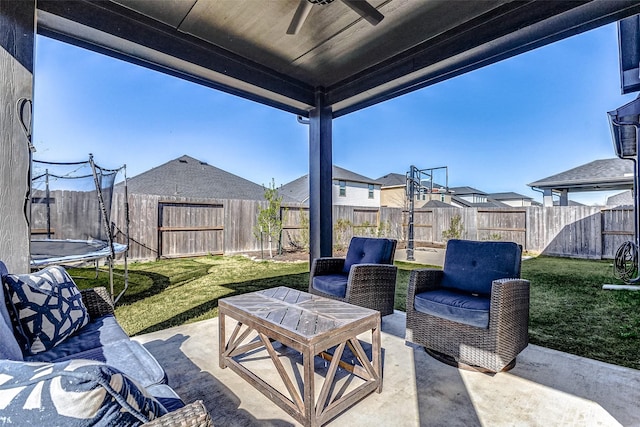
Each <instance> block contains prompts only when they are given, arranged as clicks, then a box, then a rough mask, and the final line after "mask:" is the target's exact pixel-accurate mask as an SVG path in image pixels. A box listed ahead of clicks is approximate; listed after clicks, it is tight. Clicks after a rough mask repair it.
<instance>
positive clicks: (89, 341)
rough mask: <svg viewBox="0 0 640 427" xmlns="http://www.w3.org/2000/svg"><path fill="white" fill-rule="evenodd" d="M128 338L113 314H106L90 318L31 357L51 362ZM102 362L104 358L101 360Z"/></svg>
mask: <svg viewBox="0 0 640 427" xmlns="http://www.w3.org/2000/svg"><path fill="white" fill-rule="evenodd" d="M122 340H129V336H128V335H127V334H126V333H125V332H124V330H123V329H122V327H121V326H120V325H119V324H118V321H117V320H116V318H115V316H113V315H111V314H108V315H105V316H102V317H98V318H96V319H92V320H91V322H89V323H88V324H87V325H86V326H84V327H83V328H81V329H80V330H78V331H76V333H74V334H73V335H71V336H70V337H69V338H67V339H66V340H65V341H63V342H61V343H60V344H58V345H57V346H55V347H53V348H52V349H50V350H48V351H46V352H44V353H42V354H41V355H40V356H34V357H31V358H30V360H32V359H35V360H37V361H39V362H52V361H55V360H60V359H63V358H66V357H67V356H69V355H74V354H78V353H82V352H85V351H88V350H93V349H96V348H100V347H102V346H104V345H106V344H109V343H112V342H116V341H122ZM103 362H104V360H103Z"/></svg>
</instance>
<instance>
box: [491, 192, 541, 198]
mask: <svg viewBox="0 0 640 427" xmlns="http://www.w3.org/2000/svg"><path fill="white" fill-rule="evenodd" d="M489 197H490V198H491V199H493V200H523V199H524V200H533V197H529V196H525V195H523V194H519V193H514V192H512V191H507V192H504V193H491V194H489Z"/></svg>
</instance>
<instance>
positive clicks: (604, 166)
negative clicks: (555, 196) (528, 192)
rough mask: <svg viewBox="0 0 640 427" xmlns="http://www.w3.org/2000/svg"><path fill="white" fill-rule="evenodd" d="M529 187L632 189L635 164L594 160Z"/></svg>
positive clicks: (592, 189)
mask: <svg viewBox="0 0 640 427" xmlns="http://www.w3.org/2000/svg"><path fill="white" fill-rule="evenodd" d="M527 185H529V187H537V188H541V189H544V188H546V189H569V190H571V189H573V190H582V191H596V190H611V189H624V188H630V186H632V185H633V162H631V161H629V160H623V159H619V158H617V157H616V158H613V159H602V160H594V161H593V162H590V163H586V164H584V165H580V166H578V167H575V168H573V169H569V170H566V171H564V172H560V173H558V174H555V175H551V176H548V177H546V178H543V179H540V180H538V181H535V182H532V183H530V184H527Z"/></svg>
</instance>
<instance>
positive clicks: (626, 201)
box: [607, 190, 635, 207]
mask: <svg viewBox="0 0 640 427" xmlns="http://www.w3.org/2000/svg"><path fill="white" fill-rule="evenodd" d="M634 204H635V202H634V201H633V191H631V190H627V191H623V192H622V193H618V194H614V195H613V196H610V197H608V198H607V207H616V206H633V205H634Z"/></svg>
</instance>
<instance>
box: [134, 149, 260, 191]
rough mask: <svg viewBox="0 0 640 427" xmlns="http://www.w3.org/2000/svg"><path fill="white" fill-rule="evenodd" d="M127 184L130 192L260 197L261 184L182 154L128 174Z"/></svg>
mask: <svg viewBox="0 0 640 427" xmlns="http://www.w3.org/2000/svg"><path fill="white" fill-rule="evenodd" d="M127 187H128V191H129V193H131V194H154V195H159V196H180V197H194V198H205V199H243V200H263V199H264V188H263V187H262V186H261V185H258V184H256V183H253V182H251V181H249V180H246V179H244V178H241V177H239V176H237V175H234V174H232V173H229V172H226V171H223V170H222V169H218V168H216V167H214V166H211V165H209V164H207V163H206V162H202V161H200V160H198V159H194V158H193V157H190V156H186V155H185V156H182V157H179V158H177V159H174V160H170V161H168V162H167V163H165V164H162V165H160V166H157V167H155V168H153V169H149V170H148V171H146V172H143V173H141V174H140V175H136V176H134V177H133V178H129V179H128V180H127Z"/></svg>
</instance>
